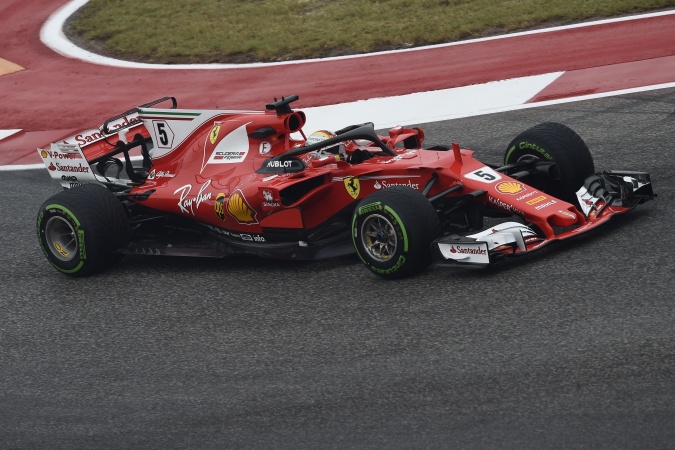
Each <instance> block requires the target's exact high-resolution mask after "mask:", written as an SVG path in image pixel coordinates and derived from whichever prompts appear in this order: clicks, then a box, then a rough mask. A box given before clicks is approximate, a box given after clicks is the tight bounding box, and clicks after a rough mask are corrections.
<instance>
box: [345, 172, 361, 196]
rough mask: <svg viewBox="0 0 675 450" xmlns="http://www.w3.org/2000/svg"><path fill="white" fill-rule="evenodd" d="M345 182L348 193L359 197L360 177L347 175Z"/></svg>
mask: <svg viewBox="0 0 675 450" xmlns="http://www.w3.org/2000/svg"><path fill="white" fill-rule="evenodd" d="M344 182H345V188H347V193H349V195H351V196H352V198H353V199H355V200H356V199H357V198H358V197H359V193H360V192H361V183H360V182H359V179H358V178H356V177H347V178H345V179H344Z"/></svg>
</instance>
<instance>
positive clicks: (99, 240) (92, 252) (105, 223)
mask: <svg viewBox="0 0 675 450" xmlns="http://www.w3.org/2000/svg"><path fill="white" fill-rule="evenodd" d="M51 204H57V205H61V206H63V207H64V208H67V209H68V210H70V211H71V212H72V213H73V215H75V217H77V219H78V221H80V223H81V224H82V227H83V229H84V230H85V249H86V252H87V260H86V264H85V265H84V266H83V267H82V269H81V270H80V271H78V272H76V273H73V274H71V275H73V276H85V275H89V274H92V273H95V272H99V271H101V270H103V269H104V268H106V267H107V266H108V265H109V264H110V263H111V262H113V261H115V260H116V259H119V258H114V257H113V256H112V253H113V252H114V251H116V250H118V249H119V248H121V247H123V246H124V245H126V244H127V243H128V242H129V238H130V227H129V217H128V215H127V212H126V209H125V208H124V206H123V205H122V204H121V203H120V201H119V200H118V199H117V198H116V197H115V196H114V194H112V193H111V192H110V191H108V189H106V188H105V187H104V186H101V185H95V184H84V185H81V186H77V187H75V188H72V189H68V190H65V191H63V192H60V193H58V194H56V195H54V196H52V197H51V198H49V199H48V200H46V201H45V202H44V203H43V204H42V206H41V207H40V212H41V213H42V212H45V210H46V207H47V206H48V205H51ZM38 226H39V224H38Z"/></svg>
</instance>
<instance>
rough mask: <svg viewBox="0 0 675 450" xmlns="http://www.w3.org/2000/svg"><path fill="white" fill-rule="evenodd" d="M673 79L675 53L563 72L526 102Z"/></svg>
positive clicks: (674, 74) (594, 92)
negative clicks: (673, 54)
mask: <svg viewBox="0 0 675 450" xmlns="http://www.w3.org/2000/svg"><path fill="white" fill-rule="evenodd" d="M673 81H675V56H665V57H662V58H654V59H648V60H645V61H634V62H628V63H623V64H613V65H611V66H602V67H591V68H588V69H581V70H573V71H570V72H565V73H564V74H563V75H562V76H560V77H559V78H558V79H556V80H555V81H554V82H553V83H551V84H550V85H548V86H547V87H546V88H545V89H544V90H543V91H541V92H539V94H537V95H536V96H535V97H534V98H533V99H531V100H529V101H528V103H534V102H543V101H548V100H558V99H561V98H569V97H579V96H582V95H590V94H601V93H605V92H612V91H618V90H623V89H632V88H637V87H642V86H652V85H658V84H665V83H671V82H673Z"/></svg>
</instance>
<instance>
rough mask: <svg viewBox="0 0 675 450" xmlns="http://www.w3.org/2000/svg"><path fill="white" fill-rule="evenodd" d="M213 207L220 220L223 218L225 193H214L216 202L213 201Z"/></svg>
mask: <svg viewBox="0 0 675 450" xmlns="http://www.w3.org/2000/svg"><path fill="white" fill-rule="evenodd" d="M213 209H214V211H215V212H216V216H218V218H219V219H220V220H225V194H223V193H222V192H221V193H219V194H218V195H216V203H214V205H213Z"/></svg>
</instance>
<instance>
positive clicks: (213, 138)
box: [209, 123, 220, 144]
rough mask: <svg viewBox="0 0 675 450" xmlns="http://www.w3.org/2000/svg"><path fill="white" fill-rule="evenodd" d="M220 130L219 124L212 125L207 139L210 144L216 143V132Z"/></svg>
mask: <svg viewBox="0 0 675 450" xmlns="http://www.w3.org/2000/svg"><path fill="white" fill-rule="evenodd" d="M219 132H220V124H219V123H217V124H216V126H214V127H213V128H212V129H211V133H209V141H211V144H215V143H216V139H218V133H219Z"/></svg>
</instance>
